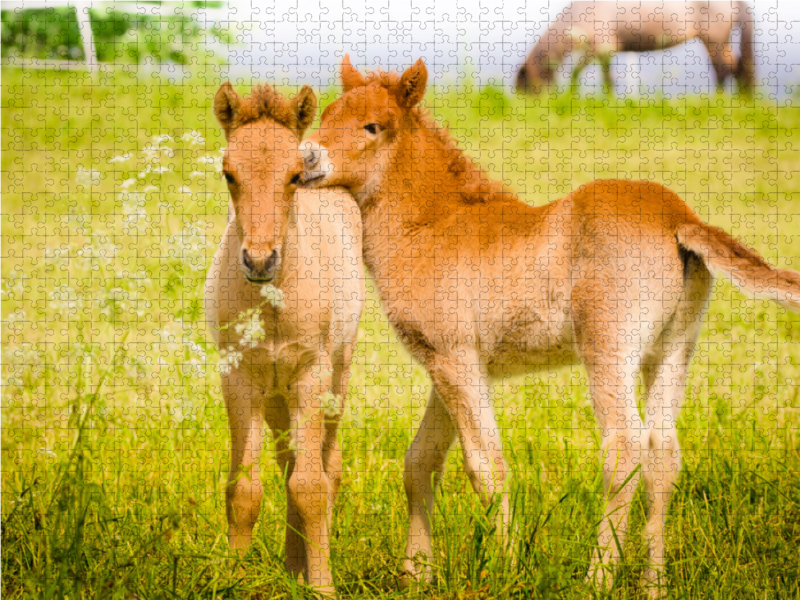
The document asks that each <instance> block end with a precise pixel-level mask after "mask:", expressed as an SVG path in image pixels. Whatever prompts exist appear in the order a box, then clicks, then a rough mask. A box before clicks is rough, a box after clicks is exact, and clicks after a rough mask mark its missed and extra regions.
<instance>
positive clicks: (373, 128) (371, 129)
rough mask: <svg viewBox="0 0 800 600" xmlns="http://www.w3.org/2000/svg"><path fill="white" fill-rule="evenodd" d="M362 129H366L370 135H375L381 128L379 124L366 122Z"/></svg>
mask: <svg viewBox="0 0 800 600" xmlns="http://www.w3.org/2000/svg"><path fill="white" fill-rule="evenodd" d="M364 129H366V130H367V133H369V134H371V135H377V133H378V132H379V131H380V130H381V126H380V125H378V124H377V123H367V124H366V125H364Z"/></svg>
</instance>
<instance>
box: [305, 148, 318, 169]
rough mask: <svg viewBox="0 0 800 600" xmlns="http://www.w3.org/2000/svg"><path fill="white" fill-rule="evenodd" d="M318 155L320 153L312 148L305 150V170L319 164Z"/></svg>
mask: <svg viewBox="0 0 800 600" xmlns="http://www.w3.org/2000/svg"><path fill="white" fill-rule="evenodd" d="M320 154H321V153H320V151H319V150H315V149H313V148H309V149H308V150H306V154H305V157H304V162H305V166H306V167H307V168H310V167H314V166H316V165H317V163H318V162H319V157H320Z"/></svg>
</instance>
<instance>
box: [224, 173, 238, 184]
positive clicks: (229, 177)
mask: <svg viewBox="0 0 800 600" xmlns="http://www.w3.org/2000/svg"><path fill="white" fill-rule="evenodd" d="M222 176H223V177H225V181H227V182H228V185H233V183H234V182H235V181H236V180H235V179H234V178H233V175H231V174H230V173H228V172H227V171H226V172H225V173H223V174H222Z"/></svg>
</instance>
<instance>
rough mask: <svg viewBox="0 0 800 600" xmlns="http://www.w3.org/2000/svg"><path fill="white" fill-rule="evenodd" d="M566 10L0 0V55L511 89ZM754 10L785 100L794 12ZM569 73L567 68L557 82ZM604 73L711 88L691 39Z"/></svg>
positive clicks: (647, 83) (661, 86)
mask: <svg viewBox="0 0 800 600" xmlns="http://www.w3.org/2000/svg"><path fill="white" fill-rule="evenodd" d="M566 5H567V2H565V1H563V0H559V1H552V2H549V1H547V0H544V1H542V0H505V1H504V2H499V3H493V2H474V1H466V0H455V1H452V2H437V1H435V0H413V1H411V2H397V1H395V0H376V1H369V2H365V1H363V0H359V1H356V2H352V3H347V5H346V6H345V4H344V3H340V2H324V1H321V0H304V1H302V2H297V1H292V2H286V1H278V2H269V3H261V2H255V1H252V0H250V1H248V0H231V1H230V2H184V3H177V2H139V3H129V2H72V3H66V2H2V57H3V61H4V62H5V63H6V64H17V65H23V64H29V63H26V62H25V60H24V59H31V58H36V59H67V60H73V61H83V60H85V59H86V57H87V48H86V47H85V46H86V44H87V41H89V39H90V38H91V40H92V41H93V43H94V47H95V55H96V60H97V61H98V62H99V64H100V65H103V66H106V67H108V66H109V65H112V64H113V65H125V66H126V68H130V64H137V65H140V66H141V67H143V68H146V69H164V68H166V69H169V70H171V71H172V72H175V73H180V72H181V70H182V69H186V68H205V69H208V68H213V69H214V72H218V73H219V74H220V77H225V78H230V79H232V80H234V81H239V82H240V83H242V84H250V83H251V82H252V81H274V82H277V83H279V84H283V85H295V84H296V83H308V84H311V85H314V86H316V87H326V86H328V85H333V84H335V77H336V72H337V68H338V64H339V62H340V60H341V57H342V56H343V55H344V54H345V53H349V54H350V55H351V60H352V61H353V63H354V64H358V65H360V66H362V67H365V68H375V67H379V66H380V67H383V68H386V69H396V68H402V67H404V66H408V65H409V64H411V63H412V62H414V61H415V60H416V59H417V58H420V57H422V58H424V59H425V61H426V63H427V65H428V68H429V69H430V70H431V71H432V72H433V75H434V76H433V82H434V83H435V84H436V85H443V86H448V85H453V84H456V85H457V84H458V83H459V81H460V80H461V78H463V77H465V76H467V77H470V78H474V79H471V80H473V81H475V82H477V83H478V84H479V85H485V84H489V83H493V84H494V85H501V86H504V87H507V88H510V87H511V86H512V84H513V80H514V76H515V74H516V72H517V70H518V69H519V66H520V65H521V64H522V62H523V60H524V58H525V56H526V55H527V53H528V52H530V49H531V48H532V47H533V44H534V43H535V42H536V41H537V39H538V38H539V37H540V36H541V34H542V33H543V32H544V31H545V30H546V28H547V26H548V24H549V23H550V22H552V21H553V19H554V18H555V17H556V15H557V14H558V13H559V12H560V11H561V10H562V9H563V8H564V7H565V6H566ZM754 10H755V23H756V35H755V40H756V57H757V58H756V61H757V64H756V72H757V80H758V82H759V84H760V86H761V89H762V92H764V93H767V94H771V95H775V96H784V95H787V94H793V93H794V89H795V86H796V85H797V84H798V83H800V72H799V71H798V69H797V65H798V64H799V63H800V4H798V3H794V2H789V1H787V0H783V1H779V0H766V1H763V2H758V3H757V4H756V5H755V7H754ZM79 17H80V18H79ZM82 25H83V29H82ZM87 28H88V29H90V31H88V30H87ZM82 31H83V37H82ZM89 34H90V35H89ZM737 35H738V33H734V40H733V41H734V45H736V44H735V42H736V41H737V40H736V36H737ZM569 69H570V65H569V64H566V65H565V67H564V70H565V71H566V74H567V75H568V72H569ZM613 74H614V80H615V87H616V92H617V93H622V94H626V95H642V94H651V93H654V92H662V93H665V94H667V95H671V94H677V93H704V92H708V91H709V86H713V77H712V76H711V75H712V74H711V66H710V64H709V61H708V53H707V52H706V50H705V48H704V47H703V45H702V44H701V42H700V41H699V40H694V41H692V42H689V43H686V44H683V45H681V46H678V47H676V48H672V49H669V50H666V51H659V52H648V53H644V54H643V55H639V54H632V53H620V54H617V55H616V56H615V57H614V59H613ZM562 75H563V73H562ZM582 81H583V83H584V85H587V86H594V85H599V68H598V67H597V65H592V66H591V67H590V68H588V69H587V70H586V71H584V74H583V75H582ZM728 85H731V84H730V83H729V84H728Z"/></svg>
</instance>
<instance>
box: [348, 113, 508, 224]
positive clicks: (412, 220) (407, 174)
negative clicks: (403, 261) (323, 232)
mask: <svg viewBox="0 0 800 600" xmlns="http://www.w3.org/2000/svg"><path fill="white" fill-rule="evenodd" d="M383 173H384V174H383V177H382V181H381V182H380V184H379V185H375V186H367V189H365V190H364V191H363V193H362V195H361V197H360V198H358V200H359V204H360V205H361V210H362V215H363V216H364V221H365V225H367V223H368V222H369V221H372V222H373V223H375V222H376V220H379V221H380V222H381V224H382V225H383V227H382V228H381V229H383V230H384V231H386V230H387V228H388V231H391V233H392V234H393V235H402V234H403V233H404V232H408V231H409V230H419V228H420V227H435V226H436V223H437V222H438V221H440V220H441V219H446V218H448V217H450V216H451V215H452V214H453V213H454V212H456V211H460V210H463V209H464V208H465V207H467V206H469V205H474V204H485V203H491V202H498V201H509V200H511V201H517V200H516V198H515V196H514V195H513V194H511V193H510V192H508V191H507V190H505V188H504V186H503V185H502V184H501V183H499V182H496V181H493V180H492V179H490V178H489V176H488V174H487V173H486V172H485V171H483V170H482V169H481V168H480V167H479V166H478V165H477V164H475V163H474V162H473V161H472V159H471V158H469V157H468V156H466V155H465V154H464V153H463V152H462V151H461V150H460V149H459V148H458V147H457V146H456V144H455V143H454V141H453V140H452V139H451V138H450V136H449V134H448V133H447V131H446V130H442V129H438V128H437V127H436V126H435V125H434V124H433V123H430V122H428V120H427V118H426V117H424V116H423V115H422V114H420V113H419V112H416V111H414V112H412V113H411V114H409V115H407V116H406V121H405V123H404V124H403V129H402V131H401V132H400V134H399V135H398V137H397V139H396V141H395V142H394V149H393V151H392V155H391V158H390V159H389V160H388V161H387V164H386V168H385V170H384V172H383ZM370 229H372V228H371V227H369V226H367V228H366V231H365V234H368V233H369V230H370Z"/></svg>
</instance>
